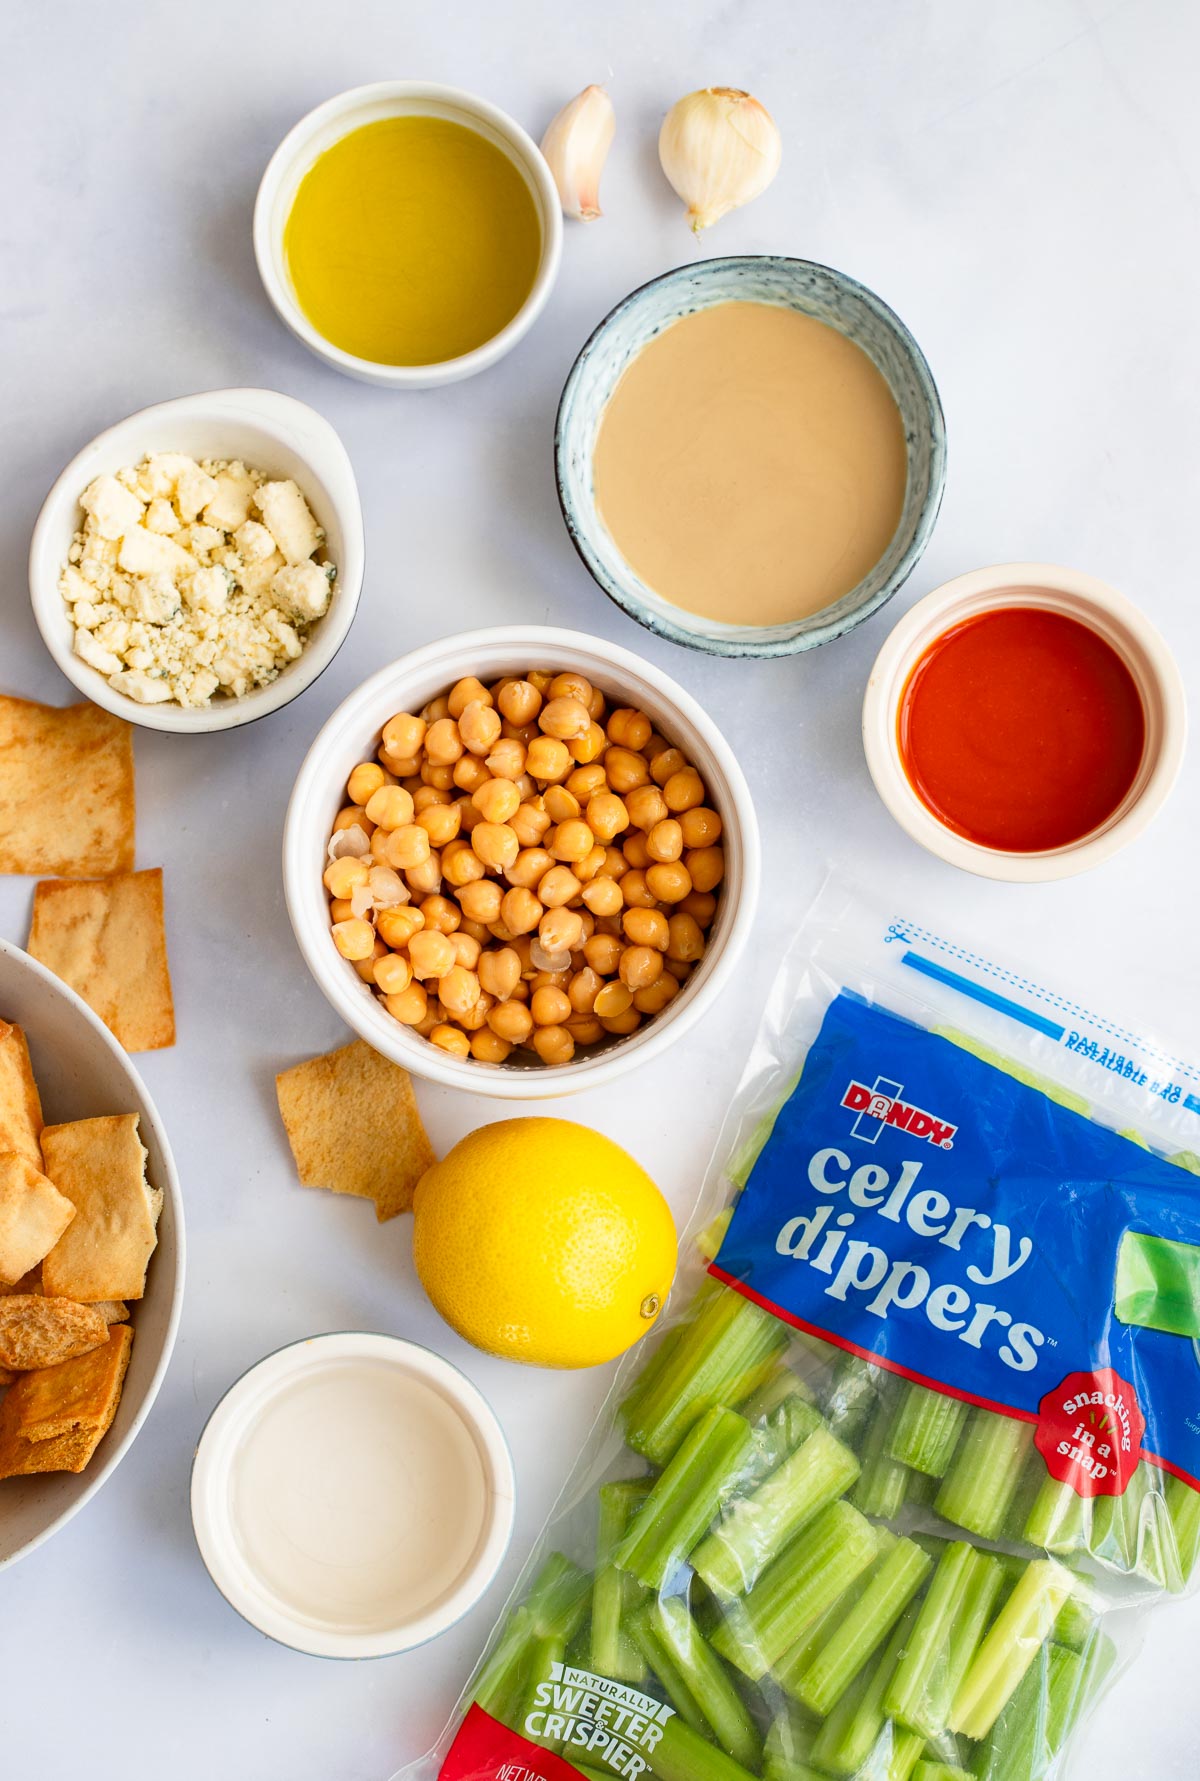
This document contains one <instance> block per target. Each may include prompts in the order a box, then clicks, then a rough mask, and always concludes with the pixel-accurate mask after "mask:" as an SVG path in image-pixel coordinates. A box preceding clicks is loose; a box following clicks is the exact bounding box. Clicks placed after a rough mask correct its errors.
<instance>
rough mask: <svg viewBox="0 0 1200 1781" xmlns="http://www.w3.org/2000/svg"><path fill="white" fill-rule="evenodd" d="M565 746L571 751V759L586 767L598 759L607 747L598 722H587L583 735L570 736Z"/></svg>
mask: <svg viewBox="0 0 1200 1781" xmlns="http://www.w3.org/2000/svg"><path fill="white" fill-rule="evenodd" d="M567 747H568V748H569V749H570V751H571V759H572V760H573V761H578V762H579V763H580V765H581V766H584V767H586V766H589V765H591V764H592V763H593V762H596V761H599V759H600V757H601V756H602V755H603V753H604V750H605V749H606V748H607V747H608V740H607V738H606V736H605V734H604V731H603V730H602V729H601V728H600V725H599V724H597V723H589V724H588V727H587V729H586V730H585V731H584V732H583V735H582V736H574V737H572V739H571V741H570V742H568V743H567Z"/></svg>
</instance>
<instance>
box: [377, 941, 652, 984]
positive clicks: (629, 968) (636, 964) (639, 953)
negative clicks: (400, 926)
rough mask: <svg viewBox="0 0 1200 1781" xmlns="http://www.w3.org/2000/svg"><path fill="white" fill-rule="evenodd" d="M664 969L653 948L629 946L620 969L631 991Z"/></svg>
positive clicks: (623, 981)
mask: <svg viewBox="0 0 1200 1781" xmlns="http://www.w3.org/2000/svg"><path fill="white" fill-rule="evenodd" d="M411 950H412V948H411V947H410V948H409V951H410V952H411ZM662 968H663V959H662V953H661V952H656V951H655V950H654V948H653V946H627V947H626V948H625V950H624V952H623V953H622V954H621V963H620V966H619V967H618V969H619V970H620V973H621V982H622V983H623V984H624V985H625V987H626V988H627V989H629V990H639V989H649V988H650V985H651V984H652V983H656V982H657V981H658V979H659V978H660V977H661V976H662Z"/></svg>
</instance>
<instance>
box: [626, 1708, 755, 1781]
mask: <svg viewBox="0 0 1200 1781" xmlns="http://www.w3.org/2000/svg"><path fill="white" fill-rule="evenodd" d="M650 1760H651V1763H652V1765H653V1773H654V1781H755V1777H754V1775H753V1774H752V1772H751V1771H750V1770H749V1769H747V1768H744V1767H743V1766H742V1764H741V1763H740V1762H735V1761H734V1759H733V1757H732V1756H726V1754H725V1752H724V1751H723V1750H718V1749H717V1747H716V1745H715V1744H710V1743H709V1742H708V1740H707V1738H704V1737H702V1736H701V1734H700V1733H699V1732H697V1731H695V1730H693V1728H692V1727H691V1726H690V1725H686V1724H685V1723H684V1721H683V1720H682V1719H668V1721H667V1723H666V1725H665V1726H664V1727H663V1735H662V1741H661V1743H659V1744H656V1745H655V1748H654V1755H653V1756H652V1757H651V1759H650Z"/></svg>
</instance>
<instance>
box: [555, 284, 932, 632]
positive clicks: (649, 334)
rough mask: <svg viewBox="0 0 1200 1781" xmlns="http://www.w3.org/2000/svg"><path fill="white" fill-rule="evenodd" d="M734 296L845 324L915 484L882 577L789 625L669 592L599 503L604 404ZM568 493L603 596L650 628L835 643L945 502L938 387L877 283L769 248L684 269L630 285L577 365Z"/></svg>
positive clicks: (568, 428)
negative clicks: (676, 332)
mask: <svg viewBox="0 0 1200 1781" xmlns="http://www.w3.org/2000/svg"><path fill="white" fill-rule="evenodd" d="M733 298H742V299H744V300H748V301H752V302H756V303H780V304H783V305H785V306H786V307H788V308H790V309H798V310H800V311H801V312H802V313H803V314H804V315H811V316H813V317H815V318H816V320H817V321H821V322H826V323H828V325H829V326H830V327H833V328H837V329H838V331H839V333H842V334H845V335H846V336H847V338H848V339H850V340H853V341H854V342H855V343H856V345H858V346H860V347H862V349H863V351H864V352H866V353H867V354H869V356H870V357H871V359H872V360H873V361H874V363H875V364H876V365H877V366H878V367H879V369H880V371H881V372H882V373H883V375H884V376H885V377H886V378H887V381H888V383H889V385H890V386H891V390H892V394H893V395H894V396H895V398H896V402H897V404H898V405H899V409H900V415H901V418H902V419H903V422H904V437H905V441H906V444H907V447H908V487H907V490H906V491H905V496H904V510H903V512H902V513H901V515H900V523H899V525H898V526H897V528H896V534H895V536H894V538H893V539H892V542H891V544H890V545H889V546H888V549H887V551H886V553H885V554H884V555H883V556H882V557H881V558H880V560H879V562H878V563H876V565H875V567H874V568H873V569H872V570H871V573H870V574H869V575H868V576H866V577H865V578H864V579H863V580H862V581H860V582H859V584H858V586H857V587H856V588H852V589H851V591H850V592H849V593H848V594H844V595H843V596H842V598H841V599H840V600H837V601H835V603H834V604H833V605H832V606H826V607H823V608H822V610H821V611H820V612H816V613H813V614H812V615H811V616H810V617H809V618H804V619H798V620H797V621H796V622H795V623H792V624H786V625H723V624H718V623H717V622H716V621H715V620H714V619H708V618H701V617H700V616H699V615H697V614H695V613H691V612H684V611H683V610H682V609H681V608H680V607H678V606H675V605H673V604H672V603H671V602H670V601H669V600H664V599H663V598H662V596H661V595H660V594H656V593H655V592H654V590H653V589H652V588H650V587H648V586H647V585H646V583H645V582H644V581H642V579H641V578H640V576H638V575H637V574H636V573H635V571H634V570H633V569H632V568H631V567H630V565H629V564H628V563H627V562H626V560H625V558H624V557H623V556H622V554H621V552H620V550H618V548H617V546H616V544H615V543H614V542H613V540H612V538H611V537H610V536H609V534H608V532H607V530H606V529H605V526H604V523H603V521H602V520H601V518H600V515H599V513H598V512H597V509H596V493H595V489H594V487H593V485H592V453H593V451H594V449H595V443H596V434H597V431H598V429H599V426H600V420H601V417H602V415H603V413H604V408H605V405H606V404H607V402H608V399H609V397H610V396H611V395H612V392H613V390H614V389H615V388H616V385H617V380H618V379H619V378H620V376H621V373H622V372H623V371H624V370H625V367H626V366H627V365H628V364H629V362H630V360H631V359H632V358H634V356H635V355H636V354H637V353H639V352H640V351H641V350H642V348H643V347H644V346H645V345H646V344H647V342H649V341H650V340H652V339H653V338H654V336H655V335H656V334H659V333H661V332H662V330H663V329H664V328H667V327H670V325H671V323H672V322H675V321H678V320H679V318H680V317H681V316H684V315H691V314H693V313H694V311H696V310H697V309H706V308H708V307H709V306H710V305H712V304H714V303H727V302H729V301H730V300H731V299H733ZM554 455H555V470H556V474H557V478H558V499H559V504H560V505H561V507H562V511H563V518H564V520H565V521H566V523H567V530H568V532H569V533H570V534H571V540H572V542H573V544H574V545H575V548H576V550H577V551H578V552H579V554H580V556H581V557H582V558H583V560H584V562H585V563H586V564H587V566H588V568H589V569H590V570H591V572H592V574H593V575H594V576H595V578H596V580H597V581H598V582H599V584H600V586H601V587H602V588H603V589H604V592H605V593H606V594H607V595H608V596H609V598H610V599H611V600H615V601H616V603H617V605H618V606H620V607H622V608H623V609H624V610H625V611H626V612H627V613H628V614H629V616H630V618H635V619H636V620H637V621H638V623H639V624H640V625H645V626H646V628H647V630H650V631H655V632H657V633H658V635H659V636H660V637H669V638H670V639H671V641H672V642H673V643H682V644H685V645H686V646H687V647H688V648H689V649H702V650H704V651H705V652H706V653H707V654H709V655H728V656H781V655H794V654H796V653H797V652H798V651H799V650H802V649H813V648H815V646H816V645H817V644H818V643H828V642H829V640H830V639H831V638H833V637H840V636H842V634H843V633H844V632H846V631H849V630H850V629H852V627H853V626H854V625H857V624H859V623H861V621H862V620H863V619H864V618H867V617H868V616H869V615H870V614H871V613H872V612H875V611H877V610H878V608H879V607H880V606H882V605H883V603H884V601H885V600H890V599H891V597H892V595H893V594H894V593H895V591H896V589H897V588H898V587H900V586H901V585H902V584H903V583H904V582H905V581H906V580H907V578H908V576H909V575H911V573H912V571H913V568H914V567H915V565H916V563H917V560H918V558H919V557H920V555H921V552H922V551H923V550H924V549H925V546H926V544H927V543H928V542H929V534H930V533H931V532H932V530H933V525H934V521H935V520H936V519H937V513H938V508H939V506H940V505H941V499H942V487H943V484H944V482H945V480H946V424H945V420H944V418H943V415H942V405H941V401H940V400H939V398H938V393H937V385H936V384H935V383H934V381H933V377H932V374H931V373H930V370H929V366H928V365H927V364H926V363H925V358H924V355H923V354H922V352H921V349H920V347H919V346H918V345H917V343H916V341H915V340H914V339H913V337H912V335H911V334H910V333H909V331H908V329H907V328H906V327H905V326H904V323H903V322H902V321H901V320H900V319H899V317H898V316H897V315H895V314H894V313H893V312H892V311H891V310H890V309H889V308H888V306H887V304H886V303H884V302H881V300H880V299H879V298H878V297H877V296H876V295H875V293H874V292H873V291H869V290H867V289H866V287H865V286H864V285H861V284H858V283H857V282H856V281H855V280H854V279H853V278H848V277H847V276H846V274H845V273H844V272H835V271H834V270H833V268H832V267H830V266H819V265H817V264H816V263H815V262H814V261H812V260H789V259H782V258H779V257H777V256H775V255H763V256H754V257H746V258H740V259H727V260H701V261H699V262H698V263H697V264H695V265H692V266H678V267H676V269H675V271H673V272H666V273H664V274H663V276H662V277H661V278H655V279H653V280H651V282H650V283H649V284H645V285H642V287H641V288H640V290H636V291H633V292H631V294H630V295H629V296H628V297H626V298H624V299H623V300H622V301H621V302H620V303H618V304H617V307H616V308H615V309H614V310H613V311H612V312H611V314H609V315H607V316H606V317H605V319H604V320H603V321H602V322H601V323H600V326H599V327H598V328H597V329H596V331H595V333H594V334H593V335H592V337H591V339H590V340H589V341H588V342H587V345H586V346H585V347H584V349H583V351H582V352H581V353H580V355H579V357H578V358H577V359H576V361H575V363H574V365H573V366H572V367H571V375H570V376H569V377H568V378H567V381H566V386H565V387H564V389H563V393H562V400H561V401H560V402H559V405H558V420H557V422H556V425H555V430H554Z"/></svg>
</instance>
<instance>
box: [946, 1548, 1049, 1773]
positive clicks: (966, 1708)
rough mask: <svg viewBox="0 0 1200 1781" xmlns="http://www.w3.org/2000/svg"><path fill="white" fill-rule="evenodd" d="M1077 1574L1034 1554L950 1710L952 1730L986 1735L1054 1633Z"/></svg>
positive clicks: (973, 1661) (977, 1654)
mask: <svg viewBox="0 0 1200 1781" xmlns="http://www.w3.org/2000/svg"><path fill="white" fill-rule="evenodd" d="M1073 1582H1074V1579H1073V1578H1072V1576H1071V1573H1070V1571H1068V1570H1067V1569H1066V1567H1065V1566H1063V1565H1060V1564H1056V1563H1055V1561H1054V1560H1053V1559H1047V1558H1035V1559H1034V1560H1033V1561H1032V1562H1031V1563H1030V1564H1028V1565H1026V1567H1025V1571H1024V1575H1023V1576H1022V1577H1021V1578H1020V1580H1019V1581H1018V1582H1017V1584H1016V1587H1015V1588H1014V1589H1013V1592H1012V1594H1011V1595H1010V1596H1009V1598H1008V1600H1007V1601H1006V1602H1005V1604H1004V1606H1003V1607H1002V1608H1001V1610H1000V1612H999V1614H997V1616H996V1618H995V1620H994V1621H993V1622H992V1624H991V1626H990V1628H989V1629H988V1631H987V1633H986V1634H985V1635H984V1638H983V1643H982V1644H981V1645H980V1647H979V1650H978V1651H977V1652H976V1653H975V1656H974V1659H973V1660H972V1663H971V1667H970V1669H969V1670H968V1671H967V1673H966V1675H965V1676H964V1677H963V1679H962V1682H961V1683H960V1684H959V1687H958V1691H957V1693H956V1694H955V1697H954V1703H953V1705H952V1707H951V1710H950V1720H949V1724H950V1729H951V1731H956V1732H962V1734H963V1735H964V1737H968V1738H975V1739H977V1740H978V1739H982V1738H986V1737H987V1735H988V1733H989V1732H990V1731H991V1729H992V1726H993V1725H994V1724H995V1722H996V1719H997V1718H998V1716H999V1714H1000V1712H1001V1709H1002V1708H1003V1706H1004V1704H1005V1702H1006V1701H1007V1700H1009V1698H1010V1697H1011V1696H1012V1694H1013V1692H1014V1690H1015V1689H1016V1688H1017V1686H1018V1684H1019V1683H1020V1681H1021V1678H1022V1676H1024V1674H1025V1672H1026V1670H1027V1669H1028V1668H1029V1666H1030V1664H1031V1663H1032V1662H1033V1660H1034V1658H1035V1657H1036V1656H1037V1654H1038V1651H1039V1650H1040V1648H1041V1646H1042V1644H1043V1643H1044V1641H1045V1640H1046V1639H1047V1638H1048V1636H1049V1634H1050V1629H1051V1628H1052V1627H1053V1625H1054V1622H1055V1620H1056V1619H1057V1618H1058V1612H1059V1610H1060V1608H1061V1607H1062V1605H1063V1603H1064V1602H1065V1601H1066V1599H1067V1597H1068V1596H1069V1595H1070V1593H1071V1587H1072V1584H1073Z"/></svg>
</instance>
